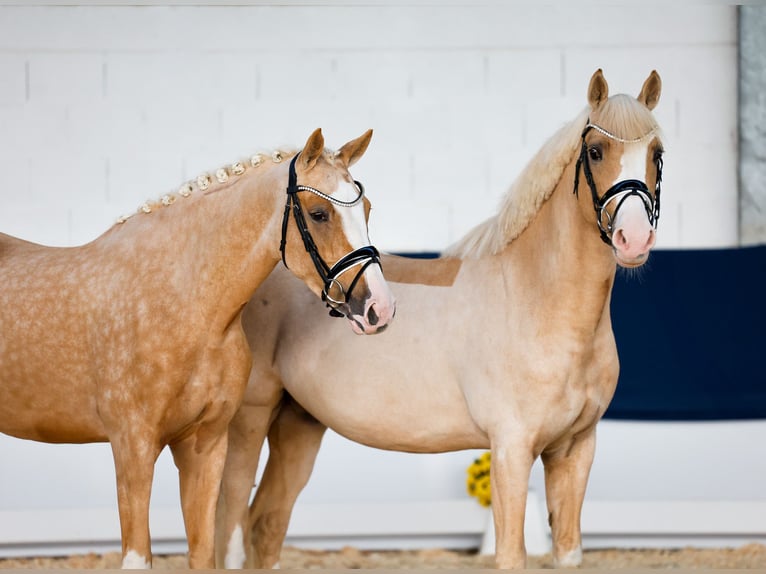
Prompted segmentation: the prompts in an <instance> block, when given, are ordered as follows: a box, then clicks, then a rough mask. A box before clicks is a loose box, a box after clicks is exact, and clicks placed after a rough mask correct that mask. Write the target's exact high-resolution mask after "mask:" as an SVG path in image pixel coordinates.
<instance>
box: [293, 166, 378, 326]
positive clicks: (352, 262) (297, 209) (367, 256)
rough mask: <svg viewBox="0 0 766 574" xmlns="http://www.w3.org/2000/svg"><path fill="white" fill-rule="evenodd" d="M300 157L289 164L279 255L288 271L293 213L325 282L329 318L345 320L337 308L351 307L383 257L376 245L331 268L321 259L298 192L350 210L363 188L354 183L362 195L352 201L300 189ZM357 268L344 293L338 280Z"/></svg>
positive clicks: (355, 250)
mask: <svg viewBox="0 0 766 574" xmlns="http://www.w3.org/2000/svg"><path fill="white" fill-rule="evenodd" d="M299 155H300V152H299V153H297V154H296V155H295V156H294V157H293V159H292V160H291V161H290V170H289V174H288V180H287V201H286V202H285V212H284V215H283V217H282V240H281V241H280V243H279V251H280V252H281V254H282V263H284V265H285V267H287V261H286V259H285V246H286V245H287V225H288V223H289V220H290V212H292V214H293V217H294V218H295V224H296V226H297V227H298V231H299V233H300V235H301V239H303V246H304V247H305V248H306V251H307V252H308V254H309V255H310V256H311V261H312V262H313V263H314V267H315V268H316V270H317V273H318V274H319V277H320V278H321V279H322V284H323V289H322V301H324V302H325V303H326V304H327V307H329V308H330V316H332V317H343V316H344V314H343V313H342V312H341V311H339V310H338V308H339V307H341V306H343V305H344V304H346V303H348V300H349V298H350V297H351V292H352V291H353V290H354V287H356V284H357V283H358V281H359V279H360V278H361V276H362V274H363V273H364V272H365V270H366V269H367V267H369V266H370V265H372V264H373V263H375V264H377V265H380V253H379V252H378V250H377V249H376V248H375V247H374V246H373V245H364V246H362V247H359V248H357V249H354V250H353V251H352V252H350V253H347V254H346V255H344V256H343V257H341V258H340V259H339V260H338V261H337V262H336V263H335V264H334V265H333V266H332V267H330V266H329V265H327V263H325V261H324V259H322V256H321V255H320V254H319V250H318V249H317V246H316V243H314V239H313V238H312V237H311V232H310V231H309V228H308V225H307V224H306V218H305V217H304V215H303V209H302V208H301V202H300V199H299V198H298V192H300V191H308V192H310V193H313V194H314V195H317V196H319V197H321V198H322V199H326V200H327V201H329V202H330V203H332V204H334V205H337V206H340V207H351V206H353V205H356V204H357V203H359V202H360V201H361V200H362V198H363V197H364V186H363V185H362V184H361V183H360V182H358V181H356V180H354V183H355V184H356V186H357V188H358V189H359V195H358V196H357V197H356V198H354V199H353V200H352V201H342V200H340V199H336V198H334V197H331V196H330V195H327V194H326V193H323V192H321V191H319V190H318V189H315V188H313V187H309V186H307V185H298V176H297V174H296V172H295V161H296V160H297V159H298V156H299ZM355 266H359V269H358V271H357V272H356V275H355V276H354V278H353V279H352V281H351V283H350V284H349V286H348V291H344V289H343V285H342V284H341V283H340V281H339V280H338V277H339V276H340V275H342V274H343V273H345V272H346V271H348V270H349V269H351V268H352V267H355ZM333 286H335V288H336V289H337V290H338V291H339V292H340V296H341V297H342V298H343V301H339V300H338V299H335V298H333V297H332V296H330V289H331V288H332V287H333Z"/></svg>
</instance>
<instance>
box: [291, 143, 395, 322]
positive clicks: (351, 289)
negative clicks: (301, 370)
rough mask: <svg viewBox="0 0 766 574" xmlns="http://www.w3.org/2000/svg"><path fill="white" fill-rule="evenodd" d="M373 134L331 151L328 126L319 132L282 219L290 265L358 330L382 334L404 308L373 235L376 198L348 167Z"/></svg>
mask: <svg viewBox="0 0 766 574" xmlns="http://www.w3.org/2000/svg"><path fill="white" fill-rule="evenodd" d="M371 137H372V130H368V131H367V132H365V133H364V134H362V135H361V136H359V137H358V138H356V139H354V140H351V141H350V142H348V143H346V144H345V145H344V146H342V147H341V148H340V149H339V150H338V151H336V152H327V151H326V150H325V149H324V137H323V136H322V131H321V129H317V130H315V131H314V133H312V134H311V136H309V138H308V140H307V141H306V145H305V146H304V147H303V150H301V151H300V152H299V153H298V154H297V155H296V156H295V157H293V158H292V161H291V163H290V172H289V182H288V188H287V204H286V206H285V213H284V218H283V222H282V244H281V251H282V260H283V261H284V263H285V265H288V263H289V268H290V269H291V270H292V272H293V273H294V274H295V275H296V276H298V277H299V278H300V279H302V280H303V281H304V282H306V284H307V285H308V286H309V287H310V288H311V290H312V291H314V293H316V294H317V295H319V296H320V297H321V298H322V300H323V301H325V302H326V303H327V306H328V307H330V309H331V310H330V314H331V315H333V316H336V317H340V316H345V317H346V318H347V319H348V320H349V321H350V323H351V326H352V329H353V330H354V331H355V332H356V333H358V334H362V333H364V334H372V333H380V332H382V331H383V330H384V329H385V328H386V326H387V325H388V323H389V322H390V321H391V320H392V319H393V317H394V314H395V312H396V303H395V300H394V296H393V294H392V293H391V291H390V289H389V288H388V284H387V283H386V282H385V280H384V278H383V273H382V271H381V267H380V259H379V254H378V251H377V249H375V247H373V246H372V245H371V244H370V240H369V237H368V234H367V220H368V218H369V214H370V202H369V200H368V199H367V198H366V197H365V196H364V187H363V186H362V184H361V183H359V182H358V181H355V180H354V179H353V178H352V177H351V175H350V173H349V171H348V169H349V167H351V166H352V165H354V163H356V162H357V160H358V159H359V158H360V157H361V156H362V155H363V154H364V152H365V151H366V149H367V146H368V145H369V143H370V138H371ZM320 254H321V255H320Z"/></svg>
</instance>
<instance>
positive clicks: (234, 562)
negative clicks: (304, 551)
mask: <svg viewBox="0 0 766 574" xmlns="http://www.w3.org/2000/svg"><path fill="white" fill-rule="evenodd" d="M278 405H279V398H278V396H277V398H276V405H268V406H250V405H246V404H243V405H242V406H241V407H240V409H239V411H237V414H236V415H234V418H233V419H232V421H231V423H230V424H229V448H228V450H227V453H226V465H225V467H224V471H223V480H222V482H221V495H220V497H219V498H218V510H217V512H216V563H217V566H218V567H219V568H220V567H225V568H235V569H239V568H243V567H246V566H247V567H252V552H251V551H250V544H249V543H247V541H248V540H249V536H247V535H248V528H249V522H248V503H249V501H250V492H251V490H252V487H253V483H254V481H255V474H256V471H257V470H258V460H259V458H260V455H261V449H262V447H263V442H264V440H265V439H266V433H267V432H268V430H269V425H270V424H271V422H272V421H273V420H274V414H275V410H276V409H277V408H278Z"/></svg>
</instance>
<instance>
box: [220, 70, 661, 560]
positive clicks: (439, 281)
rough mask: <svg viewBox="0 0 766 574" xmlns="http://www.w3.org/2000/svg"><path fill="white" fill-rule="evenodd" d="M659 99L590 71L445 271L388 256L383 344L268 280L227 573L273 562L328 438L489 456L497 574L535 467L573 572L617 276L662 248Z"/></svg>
mask: <svg viewBox="0 0 766 574" xmlns="http://www.w3.org/2000/svg"><path fill="white" fill-rule="evenodd" d="M660 90H661V82H660V77H659V75H658V74H657V73H656V72H652V73H651V74H650V75H649V77H648V79H647V80H646V81H645V83H644V85H643V88H642V89H641V92H640V94H639V96H638V98H637V99H636V98H634V97H631V96H627V95H624V94H618V95H615V96H612V97H609V94H608V86H607V82H606V80H605V79H604V76H603V74H602V72H601V70H598V71H597V72H596V73H595V74H594V75H593V77H592V78H591V80H590V84H589V87H588V91H587V98H588V105H587V107H586V108H585V109H584V110H583V111H582V113H581V114H579V115H578V116H577V118H575V119H574V121H572V122H571V123H569V124H567V125H565V126H564V127H562V128H561V129H560V130H559V131H558V132H557V133H556V134H555V135H554V136H553V137H552V138H551V139H550V140H548V142H547V143H546V144H545V145H544V146H543V147H542V149H541V150H540V151H539V152H538V153H537V154H536V155H535V156H534V158H533V159H532V160H531V161H530V163H529V164H528V165H527V167H526V168H525V169H524V171H523V172H522V173H521V174H520V175H519V177H518V178H517V179H516V181H515V182H514V183H513V185H512V186H511V188H510V190H509V192H508V193H507V195H506V196H505V198H504V199H503V201H502V204H501V206H500V209H499V212H498V213H497V214H496V215H494V216H493V217H491V218H489V219H488V220H487V221H485V222H484V223H482V224H480V225H479V226H478V227H476V228H475V229H474V230H472V231H471V232H469V233H468V234H467V235H466V236H465V237H464V238H463V239H462V240H460V241H459V242H458V243H457V244H456V245H454V246H452V247H451V248H450V249H448V250H447V252H446V254H445V255H444V256H443V257H441V258H439V259H433V260H422V259H407V258H402V257H392V256H386V257H384V258H383V264H384V268H385V269H386V278H387V279H388V280H389V282H391V284H392V289H393V291H394V293H395V294H396V297H397V301H398V306H399V308H400V309H401V316H400V317H399V318H398V319H397V321H396V323H395V324H393V325H392V326H391V327H390V328H389V329H388V331H387V332H386V333H385V334H384V335H382V336H381V337H375V338H359V337H352V336H350V335H349V333H347V332H346V330H344V329H341V328H340V327H339V326H337V325H332V324H329V323H328V322H327V321H325V320H323V318H322V309H321V305H319V304H317V302H316V301H315V300H314V298H312V297H311V296H310V295H308V294H307V293H306V290H305V289H304V288H303V287H302V285H301V284H300V283H299V282H297V281H295V280H294V279H292V278H291V277H289V276H288V275H287V274H285V273H284V272H280V271H276V272H275V273H273V274H272V275H271V276H270V277H269V278H268V279H267V280H266V281H265V282H264V284H263V285H262V286H261V287H260V288H259V289H258V290H257V291H256V293H255V295H254V296H253V298H252V299H251V301H250V303H249V304H248V307H247V308H246V309H245V314H244V325H245V330H246V332H247V334H248V338H249V341H250V344H251V346H252V349H253V359H254V365H255V366H254V368H253V371H252V373H251V375H250V383H249V385H248V388H247V391H246V393H245V398H244V402H243V404H242V406H241V407H240V409H239V411H238V412H237V414H236V415H235V416H234V418H233V420H232V423H231V430H230V433H229V451H228V455H227V461H226V469H225V472H224V482H223V486H222V495H221V503H220V508H219V516H218V521H219V522H218V531H217V541H216V544H217V545H218V547H219V551H218V555H219V557H220V558H221V563H224V564H225V565H226V566H233V567H241V566H242V565H249V566H255V567H258V568H263V567H271V566H274V565H275V564H276V563H277V561H278V559H279V552H280V548H281V545H282V541H283V539H284V536H285V533H286V530H287V526H288V522H289V518H290V513H291V510H292V507H293V504H294V502H295V500H296V497H297V496H298V494H299V492H300V491H301V489H302V488H303V486H304V485H305V483H306V481H307V480H308V478H309V476H310V474H311V470H312V467H313V463H314V459H315V456H316V454H317V451H318V449H319V446H320V442H321V438H322V434H323V432H324V430H325V428H326V427H329V428H332V429H333V430H335V431H337V432H338V433H340V434H341V435H343V436H345V437H347V438H349V439H351V440H354V441H357V442H360V443H363V444H366V445H370V446H373V447H377V448H381V449H388V450H398V451H408V452H421V453H426V452H443V451H454V450H460V449H486V448H490V449H491V451H492V468H491V486H492V509H493V515H494V521H495V532H496V563H497V566H499V567H501V568H517V567H523V566H524V565H525V563H526V550H525V545H524V534H523V533H524V512H525V506H526V498H527V487H528V482H529V473H530V469H531V466H532V464H533V462H534V461H535V459H536V458H537V457H542V461H543V464H544V468H545V480H546V498H547V504H548V510H549V513H550V524H551V529H552V537H553V557H554V562H555V564H556V565H557V566H574V565H577V564H579V563H580V561H581V557H582V553H581V535H580V511H581V507H582V502H583V498H584V495H585V488H586V484H587V480H588V474H589V471H590V467H591V463H592V460H593V456H594V451H595V437H596V424H597V422H598V421H599V419H600V418H601V416H602V415H603V414H604V411H605V410H606V408H607V406H608V405H609V402H610V401H611V399H612V395H613V393H614V390H615V385H616V384H617V375H618V369H619V365H618V357H617V349H616V346H615V340H614V335H613V333H612V325H611V318H610V310H609V301H610V296H611V291H612V285H613V283H614V277H615V272H616V267H617V265H621V266H623V267H636V266H639V265H641V264H643V263H644V262H645V261H646V260H647V257H648V255H649V251H650V249H651V248H652V246H653V245H654V243H655V240H656V226H657V220H658V217H659V207H660V179H661V167H662V153H663V148H662V141H661V135H660V132H659V127H658V124H657V122H656V120H655V118H654V116H653V114H652V112H651V110H652V109H653V108H654V107H655V105H656V104H657V102H658V100H659V97H660ZM285 391H286V392H285ZM280 396H281V397H283V398H282V401H281V403H279V402H277V401H276V398H277V397H280ZM272 419H274V420H273V424H272ZM267 433H268V440H269V459H268V463H267V465H266V468H265V471H264V475H263V477H262V480H261V482H260V484H259V486H258V489H257V491H256V495H255V499H254V501H253V503H252V505H251V506H250V508H249V509H248V497H249V495H250V491H251V486H252V484H253V479H254V475H255V473H256V468H257V464H258V457H259V453H260V451H261V445H262V443H263V440H264V437H265V436H266V434H267Z"/></svg>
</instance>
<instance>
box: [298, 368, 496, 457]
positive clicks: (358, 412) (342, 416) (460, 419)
mask: <svg viewBox="0 0 766 574" xmlns="http://www.w3.org/2000/svg"><path fill="white" fill-rule="evenodd" d="M347 375H349V376H347ZM298 381H300V382H298ZM440 381H442V382H443V383H444V384H436V385H435V384H433V382H432V381H424V380H422V379H418V378H417V377H412V378H410V377H407V376H396V375H394V376H391V373H390V370H389V374H388V376H387V377H386V379H385V380H378V379H377V378H376V377H375V376H374V375H372V374H369V375H367V376H365V378H364V380H361V379H360V378H359V377H358V376H356V377H354V376H350V374H346V373H342V372H335V373H334V375H332V376H330V377H327V378H325V377H321V376H317V374H316V373H314V375H313V376H312V377H311V378H308V374H307V377H306V378H300V379H292V378H288V379H287V380H285V381H284V384H285V388H286V389H287V391H288V392H289V393H290V394H291V395H292V396H293V398H294V399H295V400H297V401H298V403H299V404H301V406H302V407H303V408H305V409H306V410H307V411H308V412H309V413H311V415H312V416H314V417H315V418H316V419H318V420H319V421H320V422H321V423H322V424H324V425H325V426H327V427H328V428H331V429H332V430H334V431H335V432H337V433H338V434H340V435H343V436H344V437H346V438H348V439H350V440H353V441H354V442H358V443H361V444H365V445H367V446H371V447H374V448H380V449H385V450H395V451H406V452H424V453H426V452H445V451H452V450H462V449H468V448H486V447H488V446H489V439H488V437H487V435H486V434H485V433H484V432H482V431H481V430H480V429H479V428H478V427H477V425H476V423H475V422H474V420H473V419H472V418H471V416H470V413H469V412H468V408H467V406H466V403H465V400H464V399H463V396H462V394H461V393H460V392H459V390H458V389H457V387H456V386H455V387H453V390H451V389H450V385H449V383H447V382H446V381H445V380H444V379H440Z"/></svg>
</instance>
